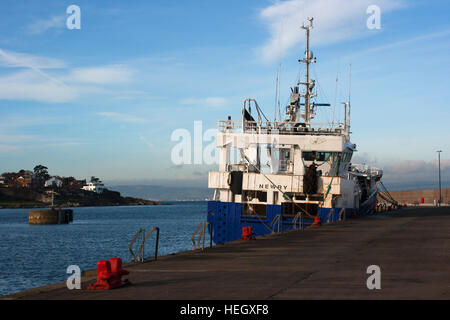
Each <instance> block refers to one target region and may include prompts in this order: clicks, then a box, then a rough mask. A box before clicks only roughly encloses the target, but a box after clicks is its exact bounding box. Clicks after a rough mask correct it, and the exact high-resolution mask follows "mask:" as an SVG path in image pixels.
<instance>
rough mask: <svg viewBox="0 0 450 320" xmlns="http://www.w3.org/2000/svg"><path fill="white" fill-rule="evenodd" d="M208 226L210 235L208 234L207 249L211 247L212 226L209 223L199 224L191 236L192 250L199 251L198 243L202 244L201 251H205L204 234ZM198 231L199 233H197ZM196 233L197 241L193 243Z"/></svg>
mask: <svg viewBox="0 0 450 320" xmlns="http://www.w3.org/2000/svg"><path fill="white" fill-rule="evenodd" d="M208 225H210V233H209V247H210V248H211V247H212V238H213V226H212V223H211V222H200V224H199V225H198V227H197V228H196V229H195V231H194V233H193V234H192V250H196V249H200V243H202V247H201V249H202V250H204V249H205V234H206V228H207V227H208ZM199 231H200V232H199ZM197 233H198V238H197V241H195V236H196V235H197Z"/></svg>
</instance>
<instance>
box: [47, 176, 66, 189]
mask: <svg viewBox="0 0 450 320" xmlns="http://www.w3.org/2000/svg"><path fill="white" fill-rule="evenodd" d="M62 185H63V182H62V180H60V179H58V178H56V177H52V178H50V179H48V180H47V181H45V184H44V186H45V187H56V188H61V187H62Z"/></svg>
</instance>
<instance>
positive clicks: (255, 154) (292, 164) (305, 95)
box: [207, 18, 383, 244]
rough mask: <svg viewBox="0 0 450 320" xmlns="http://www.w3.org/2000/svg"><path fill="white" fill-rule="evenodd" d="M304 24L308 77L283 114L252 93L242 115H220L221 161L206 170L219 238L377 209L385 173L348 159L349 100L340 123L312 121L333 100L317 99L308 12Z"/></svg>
mask: <svg viewBox="0 0 450 320" xmlns="http://www.w3.org/2000/svg"><path fill="white" fill-rule="evenodd" d="M302 28H303V29H304V30H305V32H306V38H305V39H306V50H305V56H304V58H303V59H300V60H298V61H299V62H300V63H303V64H304V65H305V79H304V81H299V82H298V83H297V84H296V86H294V87H292V88H291V93H290V98H289V105H288V106H286V113H285V116H284V117H283V119H282V118H281V116H279V117H278V119H276V116H275V117H274V121H269V120H268V119H267V118H266V117H265V115H264V113H263V111H262V109H261V108H260V107H259V105H258V103H257V102H256V100H255V99H250V98H246V99H245V100H244V103H243V108H242V118H241V119H239V120H231V117H228V119H227V120H219V123H218V130H217V134H216V147H217V148H218V158H219V161H218V162H219V166H218V171H211V172H209V173H208V188H210V189H213V190H214V196H213V198H212V200H211V201H208V205H207V222H208V223H209V228H210V232H211V233H212V239H213V241H214V243H216V244H223V243H226V242H230V241H234V240H238V239H240V238H241V237H242V233H243V229H244V230H247V232H248V231H249V230H251V234H252V235H254V236H259V235H264V234H270V233H275V232H284V231H288V230H292V229H301V228H305V227H308V226H311V225H315V224H318V223H331V222H336V221H342V220H345V219H348V218H350V217H353V216H357V215H366V214H370V213H372V212H374V211H375V208H376V203H377V193H378V188H377V185H378V182H379V181H380V179H381V177H382V175H383V172H382V170H380V169H378V168H375V167H371V166H368V165H366V164H354V163H352V156H353V154H354V152H356V151H357V149H356V144H354V143H352V142H351V140H350V134H351V131H350V114H351V105H350V101H347V102H345V103H343V104H344V105H343V107H344V119H343V122H341V121H337V122H336V123H335V122H334V121H333V122H331V123H329V122H327V123H323V122H314V121H313V119H314V117H315V115H316V112H317V108H320V107H327V106H330V104H327V103H318V102H316V100H317V90H316V89H315V85H316V83H315V82H316V81H315V80H313V79H312V78H311V75H310V73H311V71H310V67H311V66H310V65H311V64H312V63H316V58H315V57H314V55H313V53H312V51H311V50H310V48H309V47H310V32H311V30H312V29H313V18H308V19H307V21H305V23H304V24H303V26H302ZM349 100H350V99H349ZM252 108H253V111H252ZM275 114H276V113H275ZM279 115H280V113H279ZM264 157H265V159H267V162H266V163H264ZM249 227H250V229H249Z"/></svg>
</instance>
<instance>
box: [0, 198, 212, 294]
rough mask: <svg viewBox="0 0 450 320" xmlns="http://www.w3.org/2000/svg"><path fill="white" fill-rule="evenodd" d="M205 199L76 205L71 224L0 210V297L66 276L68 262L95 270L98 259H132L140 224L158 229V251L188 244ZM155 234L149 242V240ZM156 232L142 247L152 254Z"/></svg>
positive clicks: (167, 251) (171, 250)
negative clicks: (42, 221)
mask: <svg viewBox="0 0 450 320" xmlns="http://www.w3.org/2000/svg"><path fill="white" fill-rule="evenodd" d="M205 212H206V202H176V203H173V204H171V205H168V206H134V207H89V208H88V207H86V208H75V209H74V222H73V223H71V224H69V225H38V226H36V225H29V224H28V209H2V210H0V270H1V272H0V296H2V295H7V294H11V293H13V292H17V291H21V290H25V289H29V288H34V287H38V286H42V285H46V284H51V283H56V282H61V281H64V280H65V279H67V277H68V274H66V269H67V267H68V266H69V265H78V266H79V267H80V268H81V270H87V269H94V268H95V266H96V263H97V261H98V260H101V259H108V258H111V257H120V258H122V259H123V260H124V261H125V262H128V261H130V259H131V254H130V252H129V250H128V245H129V243H130V241H131V240H132V238H133V236H134V235H135V233H136V232H137V230H138V228H145V229H146V230H150V229H151V228H152V227H153V226H155V227H159V228H160V241H159V255H165V254H170V253H175V252H180V251H185V250H190V249H192V241H191V236H192V233H193V232H194V231H195V228H196V227H197V226H198V224H199V223H200V222H202V221H204V220H205ZM152 239H153V241H152ZM153 245H154V237H152V238H151V239H149V241H148V246H147V247H146V252H147V254H146V255H147V256H151V255H152V253H153V248H154V247H153Z"/></svg>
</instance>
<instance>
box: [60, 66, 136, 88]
mask: <svg viewBox="0 0 450 320" xmlns="http://www.w3.org/2000/svg"><path fill="white" fill-rule="evenodd" d="M132 75H133V72H132V70H130V69H129V68H127V67H126V66H124V65H111V66H102V67H91V68H78V69H75V70H73V71H72V72H71V73H70V74H69V76H68V77H67V79H68V81H74V82H83V83H93V84H115V83H126V82H129V81H131V79H132Z"/></svg>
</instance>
